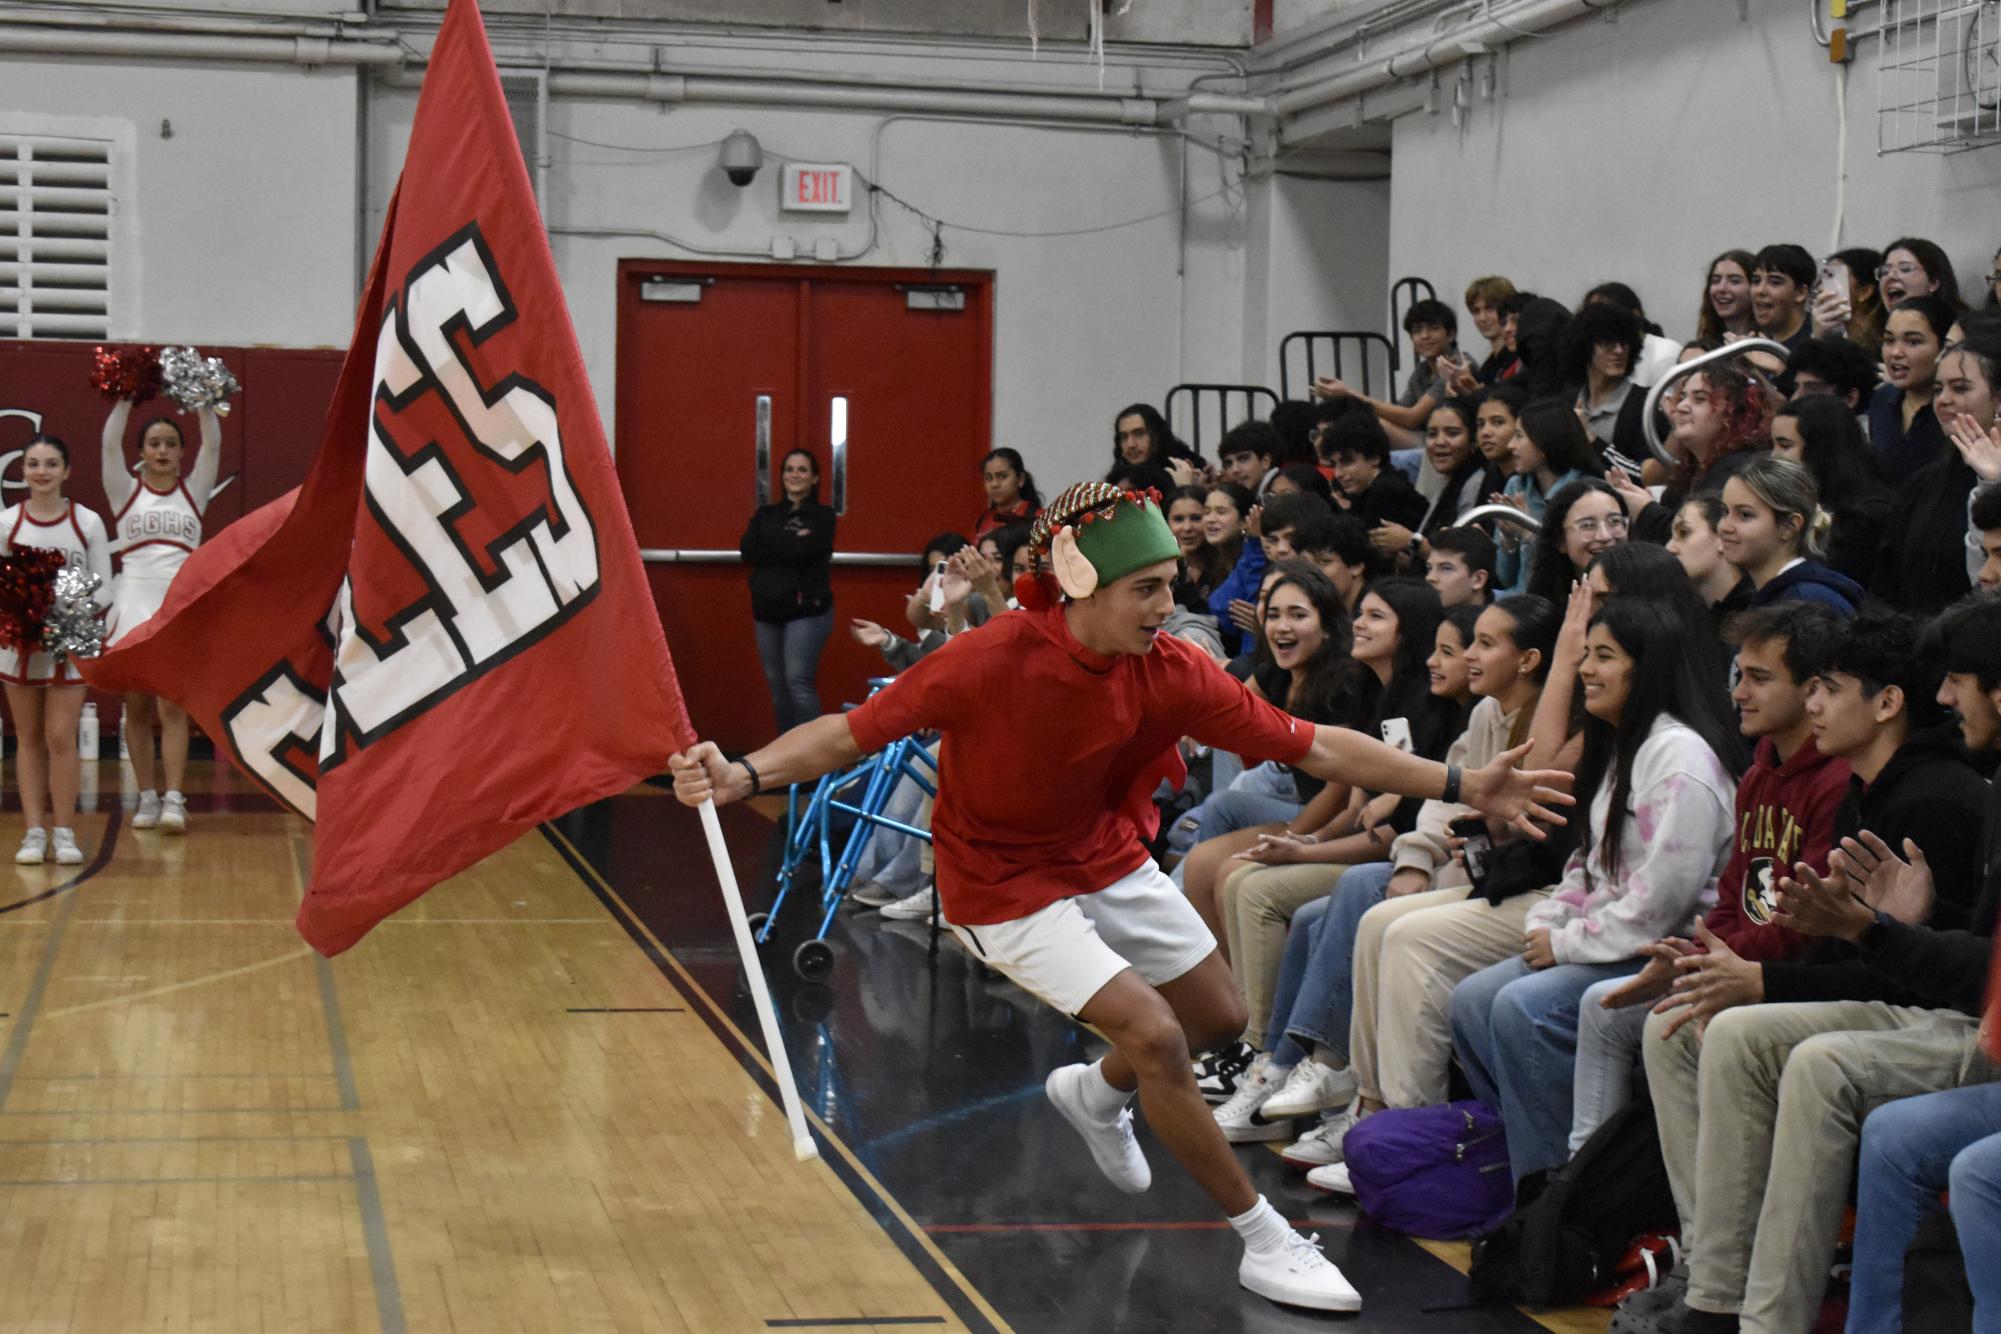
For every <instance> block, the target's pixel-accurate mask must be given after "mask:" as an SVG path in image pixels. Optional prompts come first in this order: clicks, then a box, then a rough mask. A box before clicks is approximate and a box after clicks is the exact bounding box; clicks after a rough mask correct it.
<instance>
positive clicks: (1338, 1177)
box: [1306, 1163, 1355, 1200]
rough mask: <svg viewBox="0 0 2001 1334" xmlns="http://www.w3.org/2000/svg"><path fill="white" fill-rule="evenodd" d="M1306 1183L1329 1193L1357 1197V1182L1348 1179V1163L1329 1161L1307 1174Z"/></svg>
mask: <svg viewBox="0 0 2001 1334" xmlns="http://www.w3.org/2000/svg"><path fill="white" fill-rule="evenodd" d="M1306 1184H1307V1185H1309V1186H1311V1187H1313V1189H1315V1190H1321V1191H1325V1192H1327V1193H1328V1194H1329V1195H1345V1196H1347V1197H1348V1198H1349V1199H1351V1200H1352V1199H1354V1198H1355V1183H1354V1182H1353V1181H1350V1180H1349V1179H1348V1164H1346V1163H1329V1164H1327V1165H1326V1166H1325V1167H1316V1168H1314V1169H1313V1170H1312V1171H1311V1172H1308V1173H1307V1174H1306Z"/></svg>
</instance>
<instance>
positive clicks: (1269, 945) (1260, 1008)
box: [1216, 862, 1348, 1051]
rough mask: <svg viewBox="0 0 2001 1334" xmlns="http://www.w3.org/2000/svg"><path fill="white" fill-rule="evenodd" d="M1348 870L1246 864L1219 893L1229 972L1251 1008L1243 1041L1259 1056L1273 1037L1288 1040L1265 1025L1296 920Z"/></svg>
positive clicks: (1336, 867) (1217, 897) (1324, 867)
mask: <svg viewBox="0 0 2001 1334" xmlns="http://www.w3.org/2000/svg"><path fill="white" fill-rule="evenodd" d="M1347 870H1348V868H1347V867H1346V866H1336V865H1332V864H1322V863H1317V862H1316V863H1313V864H1311V865H1298V866H1259V865H1257V864H1255V863H1249V862H1247V863H1245V864H1243V865H1242V866H1241V867H1240V868H1239V869H1237V870H1235V871H1232V872H1230V874H1229V876H1228V878H1227V879H1225V880H1224V881H1223V883H1222V886H1221V887H1220V888H1219V889H1218V890H1217V892H1216V912H1217V915H1218V916H1219V917H1221V918H1222V921H1223V934H1224V936H1225V938H1226V939H1228V941H1229V942H1230V967H1231V968H1232V969H1234V970H1235V971H1236V974H1237V984H1238V985H1239V986H1241V987H1242V988H1243V989H1244V1001H1245V1003H1246V1004H1247V1005H1248V1006H1249V1007H1250V1019H1249V1021H1248V1022H1247V1023H1246V1024H1245V1025H1244V1041H1246V1042H1248V1043H1250V1044H1251V1045H1252V1046H1253V1047H1256V1048H1257V1049H1258V1050H1259V1051H1265V1050H1267V1047H1266V1045H1265V1044H1266V1040H1267V1039H1268V1038H1281V1037H1284V1036H1285V1035H1284V1034H1283V1033H1274V1034H1267V1033H1266V1032H1265V1023H1266V1021H1267V1020H1269V1019H1270V1018H1271V1007H1272V997H1273V993H1274V992H1275V991H1276V990H1277V989H1278V971H1279V965H1280V964H1281V963H1282V962H1283V961H1284V959H1285V933H1286V930H1287V928H1289V927H1290V926H1291V925H1292V915H1293V914H1294V913H1296V912H1298V911H1299V910H1300V909H1301V908H1304V907H1305V906H1306V905H1307V904H1309V903H1311V902H1313V901H1314V900H1315V899H1324V898H1326V897H1327V896H1328V895H1329V894H1330V893H1332V892H1333V890H1334V883H1335V881H1337V880H1339V879H1340V878H1341V876H1342V875H1343V874H1344V873H1345V872H1346V871H1347Z"/></svg>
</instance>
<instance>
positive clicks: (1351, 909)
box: [1265, 862, 1391, 1065]
mask: <svg viewBox="0 0 2001 1334" xmlns="http://www.w3.org/2000/svg"><path fill="white" fill-rule="evenodd" d="M1390 870H1391V868H1390V864H1389V863H1388V862H1371V863H1370V864H1369V865H1367V866H1356V867H1353V868H1351V869H1350V870H1349V871H1348V873H1347V874H1346V875H1344V876H1342V877H1341V879H1340V880H1339V881H1337V882H1336V883H1335V886H1334V892H1333V893H1331V894H1329V895H1328V896H1327V897H1326V898H1324V899H1315V900H1314V901H1313V902H1312V903H1309V904H1307V905H1306V906H1305V907H1304V908H1301V909H1300V910H1299V911H1298V912H1296V913H1294V914H1293V916H1292V930H1291V931H1290V932H1288V933H1287V935H1286V938H1285V958H1284V960H1283V961H1282V962H1281V963H1280V965H1279V973H1278V989H1277V991H1275V992H1274V993H1273V995H1272V1007H1271V1022H1270V1023H1269V1024H1267V1025H1265V1033H1266V1034H1267V1035H1268V1036H1269V1035H1275V1034H1281V1033H1282V1034H1284V1035H1285V1036H1284V1038H1283V1039H1282V1040H1280V1041H1279V1042H1278V1043H1277V1044H1276V1045H1275V1046H1274V1047H1273V1048H1272V1060H1273V1061H1274V1062H1275V1063H1277V1064H1279V1065H1297V1064H1299V1062H1300V1061H1301V1060H1302V1059H1304V1058H1305V1057H1306V1056H1307V1055H1308V1054H1309V1052H1310V1051H1311V1050H1312V1048H1313V1046H1315V1045H1320V1046H1326V1047H1332V1048H1333V1049H1334V1050H1335V1051H1338V1052H1341V1053H1343V1054H1344V1055H1345V1054H1346V1052H1347V1050H1348V1023H1349V1020H1350V1018H1351V1017H1352V1016H1353V1014H1354V1011H1355V930H1356V928H1357V927H1359V926H1360V925H1361V924H1362V914H1363V913H1366V912H1367V911H1368V910H1369V909H1371V908H1373V907H1375V906H1376V905H1377V904H1378V903H1381V902H1382V901H1383V893H1384V891H1385V890H1387V889H1388V888H1389V883H1390Z"/></svg>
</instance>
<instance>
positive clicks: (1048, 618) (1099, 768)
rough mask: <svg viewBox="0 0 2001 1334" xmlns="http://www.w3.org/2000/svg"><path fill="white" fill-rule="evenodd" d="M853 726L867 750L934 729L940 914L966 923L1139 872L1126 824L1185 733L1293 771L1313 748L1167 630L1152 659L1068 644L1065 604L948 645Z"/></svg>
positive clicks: (992, 624)
mask: <svg viewBox="0 0 2001 1334" xmlns="http://www.w3.org/2000/svg"><path fill="white" fill-rule="evenodd" d="M848 726H849V728H850V729H851V730H852V731H853V733H854V738H855V741H856V743H857V744H859V745H860V746H861V748H862V749H863V750H864V751H875V750H880V749H881V748H882V747H884V746H886V745H888V744H890V743H891V742H893V741H895V740H897V739H898V738H899V737H904V736H908V735H910V734H911V733H913V732H919V731H926V730H935V731H938V732H940V733H942V734H943V737H944V744H943V746H941V747H940V750H939V760H938V763H939V780H938V802H937V806H936V807H935V809H934V810H933V812H932V816H931V838H932V846H933V848H934V850H935V851H936V853H937V864H938V894H939V898H940V901H941V903H942V905H943V908H944V914H945V916H946V917H947V918H949V919H951V920H952V921H954V922H958V923H960V924H961V925H964V926H983V925H990V924H992V923H995V922H1011V921H1014V920H1015V919H1017V918H1021V917H1026V916H1028V915H1029V914H1030V913H1033V912H1036V911H1038V910H1040V909H1042V908H1046V907H1048V906H1049V905H1050V904H1052V903H1054V902H1056V901H1057V900H1058V899H1065V898H1070V897H1072V896H1074V895H1078V894H1092V893H1096V892H1097V891H1098V890H1101V889H1103V888H1105V887H1106V886H1107V885H1110V884H1111V883H1112V882H1114V881H1116V880H1118V879H1119V878H1121V877H1122V876H1126V875H1130V874H1131V873H1132V872H1134V871H1136V870H1138V869H1139V868H1140V867H1141V866H1143V865H1145V863H1146V860H1147V853H1146V849H1145V848H1144V847H1143V846H1142V845H1141V842H1140V834H1139V830H1138V827H1137V825H1136V823H1135V821H1136V819H1138V818H1139V816H1140V811H1141V810H1142V809H1146V810H1150V809H1151V807H1150V798H1151V797H1152V795H1153V790H1154V788H1155V787H1156V786H1157V785H1158V783H1159V779H1160V775H1161V774H1162V773H1163V772H1164V771H1165V768H1166V766H1165V765H1164V764H1163V761H1164V760H1166V759H1168V758H1169V757H1170V756H1171V755H1172V752H1173V748H1174V745H1175V743H1176V742H1177V741H1178V740H1179V739H1180V738H1182V737H1184V736H1190V737H1194V738H1195V739H1196V740H1197V741H1201V742H1205V743H1207V744H1208V745H1210V746H1213V747H1215V748H1216V749H1218V750H1232V751H1237V752H1239V753H1241V754H1242V755H1244V756H1245V758H1246V760H1247V761H1249V760H1250V759H1251V757H1253V756H1255V757H1256V758H1258V759H1261V760H1263V759H1272V760H1280V761H1283V762H1285V763H1287V764H1296V763H1298V762H1299V761H1300V760H1301V759H1303V758H1304V757H1305V755H1306V753H1307V751H1308V750H1309V749H1311V748H1312V745H1313V724H1311V723H1308V722H1305V721H1303V720H1301V719H1298V718H1293V717H1291V716H1289V715H1287V714H1285V713H1282V712H1281V711H1279V710H1278V709H1276V708H1273V707H1272V706H1271V705H1270V704H1267V703H1266V702H1265V701H1263V700H1261V699H1259V698H1257V697H1256V696H1255V695H1253V694H1251V693H1250V692H1249V691H1248V690H1246V689H1245V688H1244V687H1243V685H1242V684H1241V683H1240V682H1238V681H1237V680H1236V679H1235V678H1234V677H1232V676H1230V674H1229V673H1227V672H1225V671H1224V670H1223V669H1222V668H1221V667H1218V666H1217V665H1216V664H1215V663H1214V662H1213V661H1211V660H1210V658H1209V656H1208V655H1207V654H1205V653H1203V652H1202V651H1201V650H1200V649H1198V648H1196V647H1194V646H1193V645H1191V644H1187V643H1184V642H1183V641H1181V640H1179V639H1175V638H1173V637H1172V636H1169V635H1161V636H1159V637H1158V638H1157V639H1156V640H1155V641H1154V645H1153V651H1152V652H1150V653H1146V654H1120V655H1118V656H1116V657H1109V658H1108V657H1106V656H1104V655H1103V654H1099V653H1094V652H1092V651H1091V650H1090V649H1087V648H1085V647H1084V646H1083V645H1082V644H1080V643H1078V642H1077V638H1076V636H1075V635H1073V634H1071V633H1070V627H1069V624H1068V623H1067V622H1066V621H1065V619H1064V616H1063V609H1062V608H1061V607H1054V608H1051V609H1050V610H1048V611H1040V612H1031V611H1015V612H1008V613H1006V614H1005V615H1002V616H997V617H995V618H994V619H993V620H991V621H988V622H987V623H986V624H985V625H984V626H982V627H980V628H979V629H978V630H973V631H969V632H967V633H964V634H960V635H955V636H953V638H952V640H951V642H950V643H948V644H946V645H945V646H944V647H943V648H941V649H939V650H938V651H937V652H935V653H932V654H931V655H929V656H928V657H926V658H924V659H923V660H922V661H920V662H919V663H918V664H917V665H916V666H915V667H912V668H911V669H910V670H909V671H907V672H905V673H903V674H902V675H901V676H899V677H897V678H896V680H895V682H894V683H892V684H891V685H888V686H885V687H884V688H883V689H882V690H880V691H879V692H877V693H876V695H875V696H874V697H873V698H871V699H870V700H869V701H868V702H867V703H865V704H863V705H862V706H861V707H860V708H858V709H856V710H855V711H854V712H852V713H850V714H849V715H848ZM1141 786H1143V787H1144V791H1139V790H1138V788H1140V787H1141Z"/></svg>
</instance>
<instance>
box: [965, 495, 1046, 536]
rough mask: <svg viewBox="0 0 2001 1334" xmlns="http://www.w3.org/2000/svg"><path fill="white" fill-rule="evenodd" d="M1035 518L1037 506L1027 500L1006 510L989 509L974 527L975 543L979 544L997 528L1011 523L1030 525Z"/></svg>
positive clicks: (1016, 503) (1018, 501)
mask: <svg viewBox="0 0 2001 1334" xmlns="http://www.w3.org/2000/svg"><path fill="white" fill-rule="evenodd" d="M1034 518H1035V506H1033V505H1031V504H1029V503H1028V502H1027V501H1026V500H1017V501H1015V502H1014V504H1012V505H1009V506H1008V507H1007V508H1006V509H989V510H988V511H987V512H986V513H985V514H982V515H981V516H980V521H979V522H978V523H976V524H974V525H973V541H974V542H975V543H978V542H979V540H980V539H981V538H983V537H985V536H986V535H987V534H988V533H991V532H992V531H993V530H994V529H996V528H1003V527H1005V526H1007V525H1008V524H1011V523H1029V522H1031V521H1032V520H1033V519H1034Z"/></svg>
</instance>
